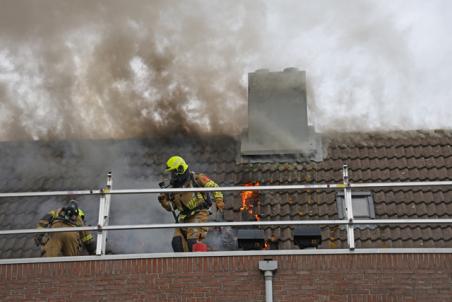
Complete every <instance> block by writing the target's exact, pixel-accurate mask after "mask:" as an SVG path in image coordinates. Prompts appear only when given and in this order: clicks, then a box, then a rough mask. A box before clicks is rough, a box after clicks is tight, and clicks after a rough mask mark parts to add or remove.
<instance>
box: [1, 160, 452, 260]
mask: <svg viewBox="0 0 452 302" xmlns="http://www.w3.org/2000/svg"><path fill="white" fill-rule="evenodd" d="M342 177H343V180H342V183H336V184H303V185H278V186H234V187H215V188H149V189H125V190H124V189H123V190H115V189H113V178H112V173H111V172H109V173H108V175H107V182H106V186H105V187H104V188H102V189H98V190H78V191H52V192H50V191H48V192H16V193H0V198H7V197H42V196H77V195H96V196H99V215H98V223H97V225H96V226H83V227H77V231H94V232H97V241H96V244H97V246H96V255H97V256H101V257H102V256H105V254H106V240H107V234H108V231H114V230H138V229H165V228H180V227H181V225H180V224H176V223H165V224H136V225H110V224H109V217H110V202H111V196H112V195H121V194H156V193H178V192H179V193H182V192H213V191H221V192H231V191H307V190H343V192H344V200H345V202H344V204H345V215H344V219H339V220H285V221H281V220H280V221H240V222H238V221H236V222H207V223H184V224H183V227H184V228H189V227H227V226H229V227H241V226H287V225H290V226H296V225H343V226H345V228H346V232H347V245H348V250H349V251H350V252H353V251H354V250H355V236H354V227H355V226H357V225H404V224H413V225H423V224H428V225H438V224H439V225H452V218H437V219H355V218H354V215H353V206H352V189H372V188H394V187H398V188H400V187H438V186H439V187H450V186H452V181H429V182H387V183H351V182H350V179H349V174H348V167H347V165H343V168H342ZM70 231H72V232H73V231H74V227H67V228H40V229H39V228H38V229H17V230H0V235H17V234H36V233H54V232H70ZM376 250H377V251H380V252H381V251H382V250H384V249H376ZM401 250H403V249H401ZM425 250H429V249H427V248H426V249H425ZM430 250H431V249H430ZM451 251H452V249H446V248H444V252H451ZM339 252H341V251H339ZM262 253H264V254H265V251H262ZM190 254H194V253H190ZM200 254H204V253H200ZM282 254H284V253H282ZM83 257H89V256H83ZM94 257H96V256H94ZM5 263H6V262H5Z"/></svg>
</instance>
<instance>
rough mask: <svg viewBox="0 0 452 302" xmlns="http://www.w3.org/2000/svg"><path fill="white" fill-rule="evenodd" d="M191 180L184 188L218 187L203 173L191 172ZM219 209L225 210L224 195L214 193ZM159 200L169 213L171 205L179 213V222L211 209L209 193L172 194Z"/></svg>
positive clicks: (164, 195) (217, 192) (165, 195)
mask: <svg viewBox="0 0 452 302" xmlns="http://www.w3.org/2000/svg"><path fill="white" fill-rule="evenodd" d="M190 174H191V175H190V179H189V180H188V181H187V182H185V184H184V185H183V186H182V188H195V187H202V188H215V187H218V185H217V184H216V183H215V182H214V181H213V180H211V179H210V178H209V177H207V176H206V175H205V174H203V173H196V172H190ZM212 195H213V198H214V200H215V203H216V206H217V209H220V210H222V209H223V208H224V201H223V193H221V192H219V191H215V192H213V194H212ZM161 196H162V198H159V201H160V204H161V205H162V207H163V208H165V209H166V210H167V211H171V204H172V206H173V208H174V209H177V210H178V211H179V221H181V222H182V221H183V220H185V219H186V218H189V217H191V216H193V215H195V214H196V213H198V212H199V211H202V210H207V209H208V208H209V207H210V204H209V202H208V200H209V196H208V192H181V193H179V192H177V193H171V194H163V195H161Z"/></svg>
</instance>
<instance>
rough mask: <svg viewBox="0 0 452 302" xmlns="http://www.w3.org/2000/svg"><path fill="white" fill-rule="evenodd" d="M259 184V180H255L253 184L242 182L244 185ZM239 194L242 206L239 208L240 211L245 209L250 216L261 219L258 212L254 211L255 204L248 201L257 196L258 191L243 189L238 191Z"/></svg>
mask: <svg viewBox="0 0 452 302" xmlns="http://www.w3.org/2000/svg"><path fill="white" fill-rule="evenodd" d="M259 185H260V182H259V181H256V182H255V183H254V184H253V183H247V184H244V186H246V187H253V186H259ZM240 195H241V196H242V207H241V208H240V211H241V212H242V211H247V212H248V214H249V215H250V216H251V217H254V218H255V219H256V221H259V220H261V216H260V215H259V214H256V213H254V207H255V205H254V204H252V203H251V202H250V201H252V200H253V199H254V198H255V197H257V196H259V193H258V192H257V191H244V192H242V193H240Z"/></svg>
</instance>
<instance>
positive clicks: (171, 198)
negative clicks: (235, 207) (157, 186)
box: [158, 155, 224, 252]
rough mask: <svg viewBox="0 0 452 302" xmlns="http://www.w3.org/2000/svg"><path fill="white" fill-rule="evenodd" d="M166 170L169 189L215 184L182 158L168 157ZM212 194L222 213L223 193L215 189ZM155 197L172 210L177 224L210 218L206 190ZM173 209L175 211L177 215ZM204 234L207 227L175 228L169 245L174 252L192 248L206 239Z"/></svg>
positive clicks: (209, 186) (206, 186)
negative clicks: (168, 175) (169, 175)
mask: <svg viewBox="0 0 452 302" xmlns="http://www.w3.org/2000/svg"><path fill="white" fill-rule="evenodd" d="M165 172H167V173H170V174H171V179H170V186H171V187H172V188H194V187H205V188H213V187H218V185H217V184H216V183H215V182H214V181H213V180H211V179H210V178H209V177H207V176H206V175H204V174H202V173H196V172H193V171H190V169H189V167H188V165H187V163H186V162H185V160H184V159H183V158H182V157H180V156H177V155H176V156H171V157H170V158H169V159H168V161H167V162H166V170H165ZM212 195H213V198H214V200H215V204H216V207H217V211H219V212H220V214H221V215H222V213H223V209H224V201H223V194H222V193H221V192H219V191H216V192H213V194H212ZM158 200H159V202H160V204H161V205H162V207H163V208H165V209H166V210H167V211H173V214H174V215H175V218H176V222H177V223H199V222H201V223H202V222H206V221H207V219H208V217H209V208H210V206H211V205H212V201H211V197H210V194H209V193H208V192H183V193H170V194H167V193H161V194H160V195H159V197H158ZM174 211H177V213H178V215H177V216H176V214H175V213H174ZM206 235H207V228H202V227H195V228H177V229H176V230H175V232H174V236H173V239H172V241H171V245H172V247H173V250H174V251H175V252H188V251H192V248H193V245H194V244H195V243H196V242H197V241H202V240H203V239H204V238H206Z"/></svg>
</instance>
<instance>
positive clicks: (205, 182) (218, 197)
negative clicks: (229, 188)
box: [198, 174, 224, 211]
mask: <svg viewBox="0 0 452 302" xmlns="http://www.w3.org/2000/svg"><path fill="white" fill-rule="evenodd" d="M198 182H199V183H200V184H201V185H202V186H204V187H206V188H218V187H219V186H218V185H217V183H215V182H214V181H213V180H212V179H210V178H209V177H207V176H206V175H204V174H199V175H198ZM212 195H213V198H214V199H215V204H216V205H217V209H218V210H220V211H223V209H224V200H223V193H221V192H220V191H215V192H213V193H212Z"/></svg>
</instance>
